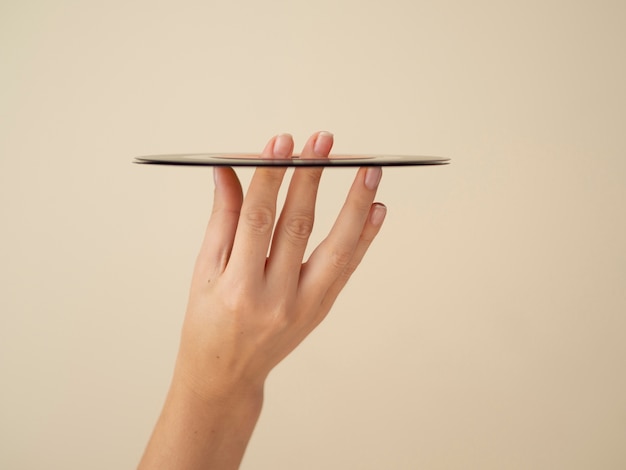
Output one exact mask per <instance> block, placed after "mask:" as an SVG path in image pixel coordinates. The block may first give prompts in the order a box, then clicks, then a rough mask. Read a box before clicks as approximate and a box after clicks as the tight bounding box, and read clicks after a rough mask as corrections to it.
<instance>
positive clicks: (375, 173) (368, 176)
mask: <svg viewBox="0 0 626 470" xmlns="http://www.w3.org/2000/svg"><path fill="white" fill-rule="evenodd" d="M381 176H383V170H381V169H380V167H379V166H371V167H369V168H368V169H367V171H366V172H365V187H366V188H367V189H376V188H377V187H378V183H380V178H381Z"/></svg>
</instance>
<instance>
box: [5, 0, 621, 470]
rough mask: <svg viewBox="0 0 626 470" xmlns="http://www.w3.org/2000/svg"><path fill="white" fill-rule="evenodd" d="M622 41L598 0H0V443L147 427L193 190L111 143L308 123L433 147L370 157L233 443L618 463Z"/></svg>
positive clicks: (238, 134) (389, 147) (199, 184)
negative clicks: (361, 211) (342, 253)
mask: <svg viewBox="0 0 626 470" xmlns="http://www.w3.org/2000/svg"><path fill="white" fill-rule="evenodd" d="M624 50H626V4H625V3H624V2H623V1H621V0H615V1H610V0H599V1H598V0H596V1H593V2H592V1H565V0H541V1H539V0H530V1H524V2H521V1H516V2H509V1H500V2H496V1H486V0H477V1H476V0H475V1H471V2H470V1H461V0H450V1H440V2H426V1H421V0H418V1H415V0H386V1H384V2H383V1H372V0H360V1H356V0H350V1H346V0H334V1H330V0H318V1H307V2H304V1H286V0H283V1H280V0H267V1H263V2H256V1H252V0H246V1H230V2H225V1H210V0H208V1H188V0H181V1H176V2H173V1H155V0H152V1H147V0H146V1H123V2H122V1H106V2H104V1H102V2H96V1H93V2H85V1H71V0H56V1H44V0H38V1H32V0H20V1H17V0H3V1H0V224H1V230H0V381H1V382H0V468H3V469H11V470H19V469H40V468H46V469H63V470H67V469H85V468H88V469H91V470H98V469H113V468H116V469H119V468H133V467H134V466H135V465H136V464H137V462H138V460H139V457H140V455H141V453H142V451H143V448H144V446H145V444H146V442H147V439H148V437H149V434H150V432H151V429H152V426H153V425H154V422H155V420H156V418H157V415H158V413H159V411H160V407H161V404H162V402H163V398H164V396H165V393H166V390H167V386H168V383H169V379H170V374H171V371H172V365H173V362H174V358H175V354H176V350H177V343H178V334H179V329H180V325H181V322H182V318H183V314H184V309H185V303H186V297H187V287H188V282H189V279H190V273H191V268H192V265H193V261H194V257H195V253H196V250H197V248H198V246H199V242H200V239H201V236H202V233H203V230H204V226H205V224H206V221H207V216H208V213H209V211H210V207H211V202H212V191H213V189H212V177H211V172H210V170H209V169H202V168H176V167H147V166H140V165H133V164H132V163H131V160H132V158H133V157H134V156H136V155H146V154H154V153H180V152H203V151H204V152H211V151H213V152H216V151H229V152H237V151H246V152H255V151H260V150H261V149H262V148H263V146H264V144H265V142H266V141H267V139H269V138H270V137H271V136H272V135H274V134H276V133H280V132H291V133H292V134H293V135H294V138H295V139H296V145H297V147H298V148H299V147H301V146H302V144H304V141H305V140H306V138H307V137H308V136H309V135H310V134H311V133H312V132H314V131H317V130H329V131H332V132H333V133H334V134H335V137H336V146H335V151H337V152H338V153H347V152H364V153H393V154H426V155H442V156H447V157H450V158H452V164H451V165H449V166H445V167H429V168H389V169H386V171H385V174H384V176H383V181H382V184H381V188H380V191H379V197H378V199H379V200H380V201H383V202H385V203H386V204H387V206H388V208H389V213H388V218H387V221H386V223H385V226H384V227H383V230H382V232H381V234H380V237H379V239H377V240H376V242H375V244H374V245H373V246H372V249H371V251H370V252H369V253H368V256H367V257H366V259H365V261H364V263H363V265H362V266H361V269H360V270H359V271H358V272H357V273H356V274H355V276H354V278H353V279H352V280H351V282H350V284H349V285H348V286H347V288H346V290H345V292H344V293H343V295H342V296H341V297H340V299H339V300H338V302H337V304H336V305H335V308H334V310H333V312H332V313H331V315H330V316H329V318H328V319H327V321H326V322H325V323H323V324H322V325H321V326H320V328H319V329H318V330H316V331H315V332H314V333H313V334H312V336H311V337H310V338H308V339H307V341H305V343H303V344H302V345H301V347H300V348H299V349H298V350H297V351H296V352H295V353H294V354H293V355H292V356H290V357H289V358H288V359H287V360H285V362H284V363H282V364H281V365H279V366H278V368H277V369H276V370H275V371H274V372H273V373H272V375H271V377H270V380H269V382H268V384H267V391H266V396H267V398H266V402H265V407H264V410H263V414H262V417H261V419H260V421H259V424H258V427H257V429H256V431H255V434H254V436H253V439H252V441H251V443H250V446H249V448H248V451H247V453H246V456H245V459H244V463H243V465H242V468H243V469H250V470H251V469H268V470H269V469H271V470H282V469H285V470H291V469H303V470H307V469H320V468H325V469H363V470H367V469H372V470H374V469H417V468H420V469H503V468H506V469H528V468H533V469H557V468H567V469H589V468H602V469H623V468H626V378H625V374H626V341H625V336H626V220H625V219H626V139H625V135H626V132H625V131H626V86H624V84H625V83H626V64H625V57H626V56H625V54H624ZM240 174H241V178H242V180H243V181H244V183H246V182H248V181H249V179H250V177H251V175H252V172H251V170H243V171H241V172H240ZM353 175H354V171H352V170H345V169H333V170H329V171H327V172H326V174H325V176H324V179H323V183H322V190H321V193H320V197H319V204H318V212H317V225H316V229H315V232H314V234H313V238H312V241H311V243H312V244H315V243H318V242H319V241H320V240H321V239H322V238H323V237H324V235H325V233H326V232H327V231H328V229H329V227H330V226H331V224H332V222H333V220H334V217H335V216H336V214H337V211H338V210H339V208H340V206H341V203H342V201H343V198H344V196H345V194H346V192H347V189H348V187H349V185H350V182H351V179H352V177H353Z"/></svg>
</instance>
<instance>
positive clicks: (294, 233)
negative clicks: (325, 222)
mask: <svg viewBox="0 0 626 470" xmlns="http://www.w3.org/2000/svg"><path fill="white" fill-rule="evenodd" d="M313 222H314V217H313V215H309V214H298V215H293V216H291V217H289V218H288V219H287V220H286V221H285V225H284V230H285V233H286V234H287V235H288V237H289V238H291V239H292V240H296V241H303V240H307V239H308V237H309V235H311V232H312V231H313Z"/></svg>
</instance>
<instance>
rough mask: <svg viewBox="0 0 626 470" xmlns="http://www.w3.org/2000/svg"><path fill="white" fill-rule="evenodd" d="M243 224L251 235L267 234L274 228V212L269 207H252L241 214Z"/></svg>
mask: <svg viewBox="0 0 626 470" xmlns="http://www.w3.org/2000/svg"><path fill="white" fill-rule="evenodd" d="M243 218H244V222H245V223H246V225H247V226H248V227H249V228H250V230H251V231H252V232H253V233H257V234H259V235H264V234H267V233H268V232H269V231H271V230H272V227H273V226H274V211H273V210H272V209H270V208H269V207H263V206H259V207H254V208H251V209H249V210H247V211H246V212H245V213H244V214H243Z"/></svg>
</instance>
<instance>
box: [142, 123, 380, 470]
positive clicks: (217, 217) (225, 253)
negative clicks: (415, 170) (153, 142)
mask: <svg viewBox="0 0 626 470" xmlns="http://www.w3.org/2000/svg"><path fill="white" fill-rule="evenodd" d="M332 144H333V137H332V135H331V134H329V133H327V132H319V133H316V134H314V135H313V136H311V138H310V139H309V140H308V142H307V143H306V145H305V146H304V149H303V151H302V154H301V158H312V157H314V158H326V157H327V156H328V154H329V152H330V149H331V147H332ZM292 151H293V140H292V138H291V136H289V135H280V136H277V137H274V138H272V139H271V140H270V141H269V142H268V144H267V146H266V147H265V150H264V151H263V156H265V157H272V158H288V157H290V156H291V154H292ZM284 174H285V168H280V167H259V168H258V169H257V170H256V171H255V173H254V176H253V178H252V181H251V183H250V187H249V189H248V193H247V195H246V197H245V199H244V197H243V193H242V190H241V184H240V183H239V180H238V179H237V176H236V175H235V173H234V171H233V170H232V169H230V168H216V169H215V198H214V204H213V213H212V214H211V218H210V220H209V224H208V227H207V230H206V235H205V238H204V241H203V243H202V247H201V249H200V253H199V255H198V259H197V262H196V266H195V270H194V274H193V279H192V285H191V292H190V295H189V304H188V307H187V313H186V316H185V321H184V324H183V331H182V336H181V344H180V349H179V354H178V358H177V362H176V368H175V372H174V378H173V380H172V385H171V387H170V390H169V393H168V396H167V399H166V401H165V405H164V407H163V411H162V413H161V416H160V418H159V421H158V422H157V425H156V427H155V430H154V433H153V435H152V437H151V439H150V442H149V443H148V447H147V448H146V452H145V453H144V456H143V458H142V461H141V463H140V466H139V468H141V469H153V468H168V469H196V468H197V469H200V468H213V469H219V470H221V469H235V468H237V467H238V466H239V463H240V462H241V459H242V457H243V453H244V451H245V448H246V445H247V443H248V441H249V439H250V436H251V434H252V431H253V429H254V426H255V424H256V421H257V419H258V417H259V414H260V411H261V406H262V401H263V385H264V382H265V379H266V377H267V375H268V374H269V372H270V371H271V370H272V368H273V367H274V366H275V365H276V364H278V363H279V362H280V361H281V360H282V359H283V358H284V357H285V356H287V355H288V354H289V353H290V352H291V351H292V350H293V349H294V348H295V347H296V346H297V345H298V344H299V343H300V342H301V341H302V340H303V339H304V338H305V337H306V336H307V335H308V334H309V333H310V332H311V331H312V330H313V329H314V328H315V327H316V326H317V325H318V324H319V323H320V322H321V321H322V320H323V319H324V317H325V316H326V314H327V313H328V311H329V310H330V308H331V306H332V305H333V302H334V301H335V299H336V298H337V295H338V294H339V292H341V290H342V289H343V287H344V286H345V284H346V282H347V281H348V278H349V277H350V275H351V274H352V272H353V271H354V270H355V269H356V267H357V266H358V265H359V263H360V262H361V259H362V258H363V256H364V255H365V252H366V251H367V248H368V247H369V245H370V243H371V242H372V240H373V239H374V237H375V236H376V234H377V233H378V231H379V229H380V226H381V224H382V222H383V219H384V218H385V213H386V209H385V206H383V205H382V204H374V203H373V200H374V195H375V193H376V188H377V187H378V183H379V181H380V177H381V169H380V168H379V167H372V168H361V169H359V171H358V173H357V175H356V178H355V180H354V183H353V184H352V188H351V189H350V191H349V193H348V196H347V198H346V201H345V204H344V206H343V208H342V210H341V212H340V214H339V216H338V217H337V220H336V222H335V224H334V226H333V228H332V229H331V231H330V233H329V234H328V236H327V237H326V239H325V240H324V241H322V243H320V245H319V246H318V247H317V248H316V249H315V250H314V251H313V253H312V254H311V256H310V257H309V259H308V260H307V261H306V262H304V263H303V257H304V252H305V248H306V245H307V241H308V239H309V235H310V234H311V230H312V227H313V218H314V212H315V199H316V195H317V189H318V186H319V181H320V177H321V175H322V169H321V168H297V169H296V170H295V171H294V174H293V177H292V179H291V182H290V184H289V189H288V193H287V198H286V201H285V204H284V207H283V209H282V212H281V214H280V217H279V218H278V222H276V224H275V218H276V198H277V195H278V190H279V188H280V185H281V183H282V180H283V176H284ZM270 244H271V246H270ZM268 252H269V255H268Z"/></svg>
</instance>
